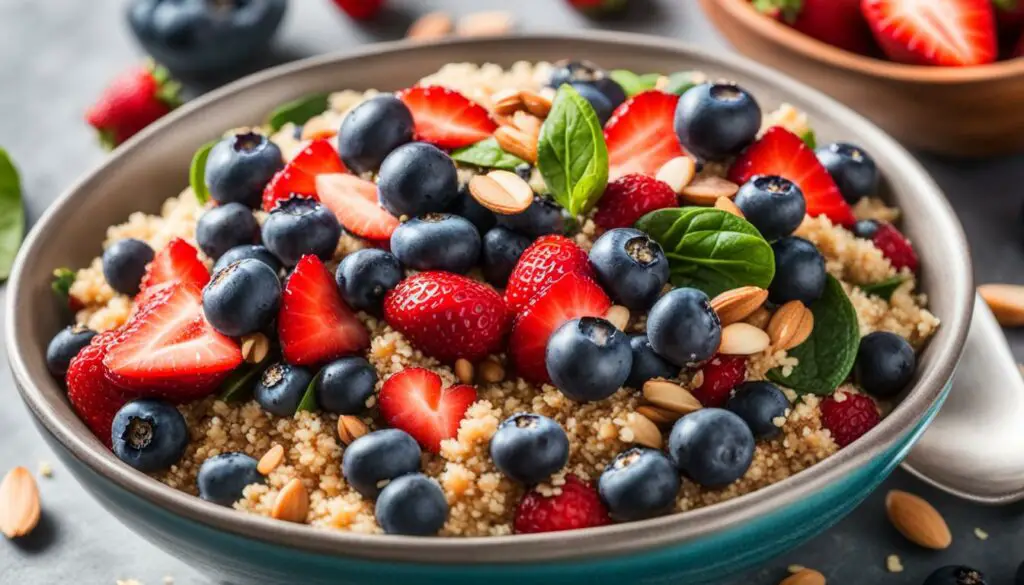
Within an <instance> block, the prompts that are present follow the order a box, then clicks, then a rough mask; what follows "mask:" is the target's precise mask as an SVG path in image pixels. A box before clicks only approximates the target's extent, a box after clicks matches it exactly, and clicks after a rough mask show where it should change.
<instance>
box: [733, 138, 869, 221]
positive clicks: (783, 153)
mask: <svg viewBox="0 0 1024 585" xmlns="http://www.w3.org/2000/svg"><path fill="white" fill-rule="evenodd" d="M757 175H777V176H780V177H784V178H786V179H789V180H790V181H793V182H794V183H796V184H797V186H798V187H800V190H801V191H802V192H803V194H804V199H805V200H806V201H807V214H808V215H811V216H818V215H824V216H826V217H828V218H829V219H830V220H832V223H835V224H839V225H844V226H851V225H853V223H854V221H856V219H855V218H854V217H853V211H852V210H851V209H850V205H849V204H848V203H847V202H846V200H845V199H843V195H842V194H841V193H840V192H839V187H837V186H836V182H835V181H833V180H832V176H831V175H829V174H828V171H827V170H825V167H823V166H821V163H820V162H819V161H818V157H816V156H815V155H814V151H813V150H811V149H810V148H808V147H807V145H806V144H805V143H804V141H803V140H801V139H800V137H799V136H797V135H796V134H793V133H792V132H790V131H789V130H786V129H785V128H782V127H781V126H773V127H771V128H769V129H768V131H767V132H765V133H764V136H762V137H761V138H760V139H758V141H757V142H755V143H754V144H751V145H750V146H749V147H747V149H746V150H745V151H743V153H742V154H741V155H740V156H739V158H737V159H736V162H734V163H733V165H732V168H731V169H729V180H731V181H732V182H734V183H736V184H738V185H742V184H744V183H746V182H747V181H749V180H750V179H752V178H753V177H755V176H757Z"/></svg>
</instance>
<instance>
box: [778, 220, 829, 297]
mask: <svg viewBox="0 0 1024 585" xmlns="http://www.w3.org/2000/svg"><path fill="white" fill-rule="evenodd" d="M772 252H774V253H775V277H774V278H773V279H772V283H771V284H770V285H769V286H768V300H770V301H771V302H773V303H775V304H776V305H781V304H783V303H788V302H789V301H801V302H802V303H803V304H805V305H809V304H811V303H813V302H814V301H816V300H818V299H820V298H821V295H822V293H824V292H825V282H826V281H827V276H828V273H827V272H825V259H824V258H823V257H822V256H821V252H819V251H818V249H817V248H815V247H814V244H812V243H810V242H808V241H807V240H805V239H803V238H798V237H796V236H788V237H785V238H782V239H781V240H779V241H777V242H775V243H774V244H772Z"/></svg>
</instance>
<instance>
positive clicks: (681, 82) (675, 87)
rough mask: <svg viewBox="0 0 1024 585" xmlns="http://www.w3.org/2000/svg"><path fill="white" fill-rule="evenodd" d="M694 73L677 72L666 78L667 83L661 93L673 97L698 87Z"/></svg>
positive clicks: (695, 73)
mask: <svg viewBox="0 0 1024 585" xmlns="http://www.w3.org/2000/svg"><path fill="white" fill-rule="evenodd" d="M697 75H698V74H697V72H696V71H679V72H676V73H673V74H672V75H669V76H668V83H667V84H665V87H664V88H662V90H661V91H663V92H665V93H671V94H675V95H683V94H684V93H686V91H687V90H689V89H690V88H691V87H694V86H696V85H698V81H697V80H698V77H697Z"/></svg>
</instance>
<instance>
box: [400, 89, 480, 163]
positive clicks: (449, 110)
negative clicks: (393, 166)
mask: <svg viewBox="0 0 1024 585" xmlns="http://www.w3.org/2000/svg"><path fill="white" fill-rule="evenodd" d="M397 95H398V99H400V100H402V102H403V103H405V105H406V106H407V107H408V108H409V111H410V112H412V120H413V123H414V124H415V130H414V132H415V134H416V140H421V141H423V142H429V143H431V144H433V145H434V146H437V147H439V148H449V149H451V148H461V147H463V146H469V145H470V144H474V143H476V142H480V141H481V140H484V139H485V138H490V136H491V134H493V133H494V131H495V130H497V129H498V125H497V124H495V123H494V120H492V119H491V115H490V114H488V113H487V110H486V109H484V107H483V106H481V105H480V104H477V103H475V102H472V101H470V100H469V99H467V98H466V96H464V95H462V94H461V93H459V92H457V91H454V90H451V89H448V88H446V87H440V86H436V85H433V86H415V87H410V88H409V89H406V90H402V91H400V92H398V94H397Z"/></svg>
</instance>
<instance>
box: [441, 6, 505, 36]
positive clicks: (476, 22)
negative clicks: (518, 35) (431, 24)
mask: <svg viewBox="0 0 1024 585" xmlns="http://www.w3.org/2000/svg"><path fill="white" fill-rule="evenodd" d="M514 24H515V18H514V17H513V16H512V13H511V12H505V11H503V10H494V11H490V12H477V13H475V14H467V15H466V16H463V17H462V18H460V19H459V23H458V24H457V25H456V26H455V32H456V33H457V34H458V35H459V36H460V37H487V36H495V35H506V34H508V33H509V32H511V31H512V26H513V25H514Z"/></svg>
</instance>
